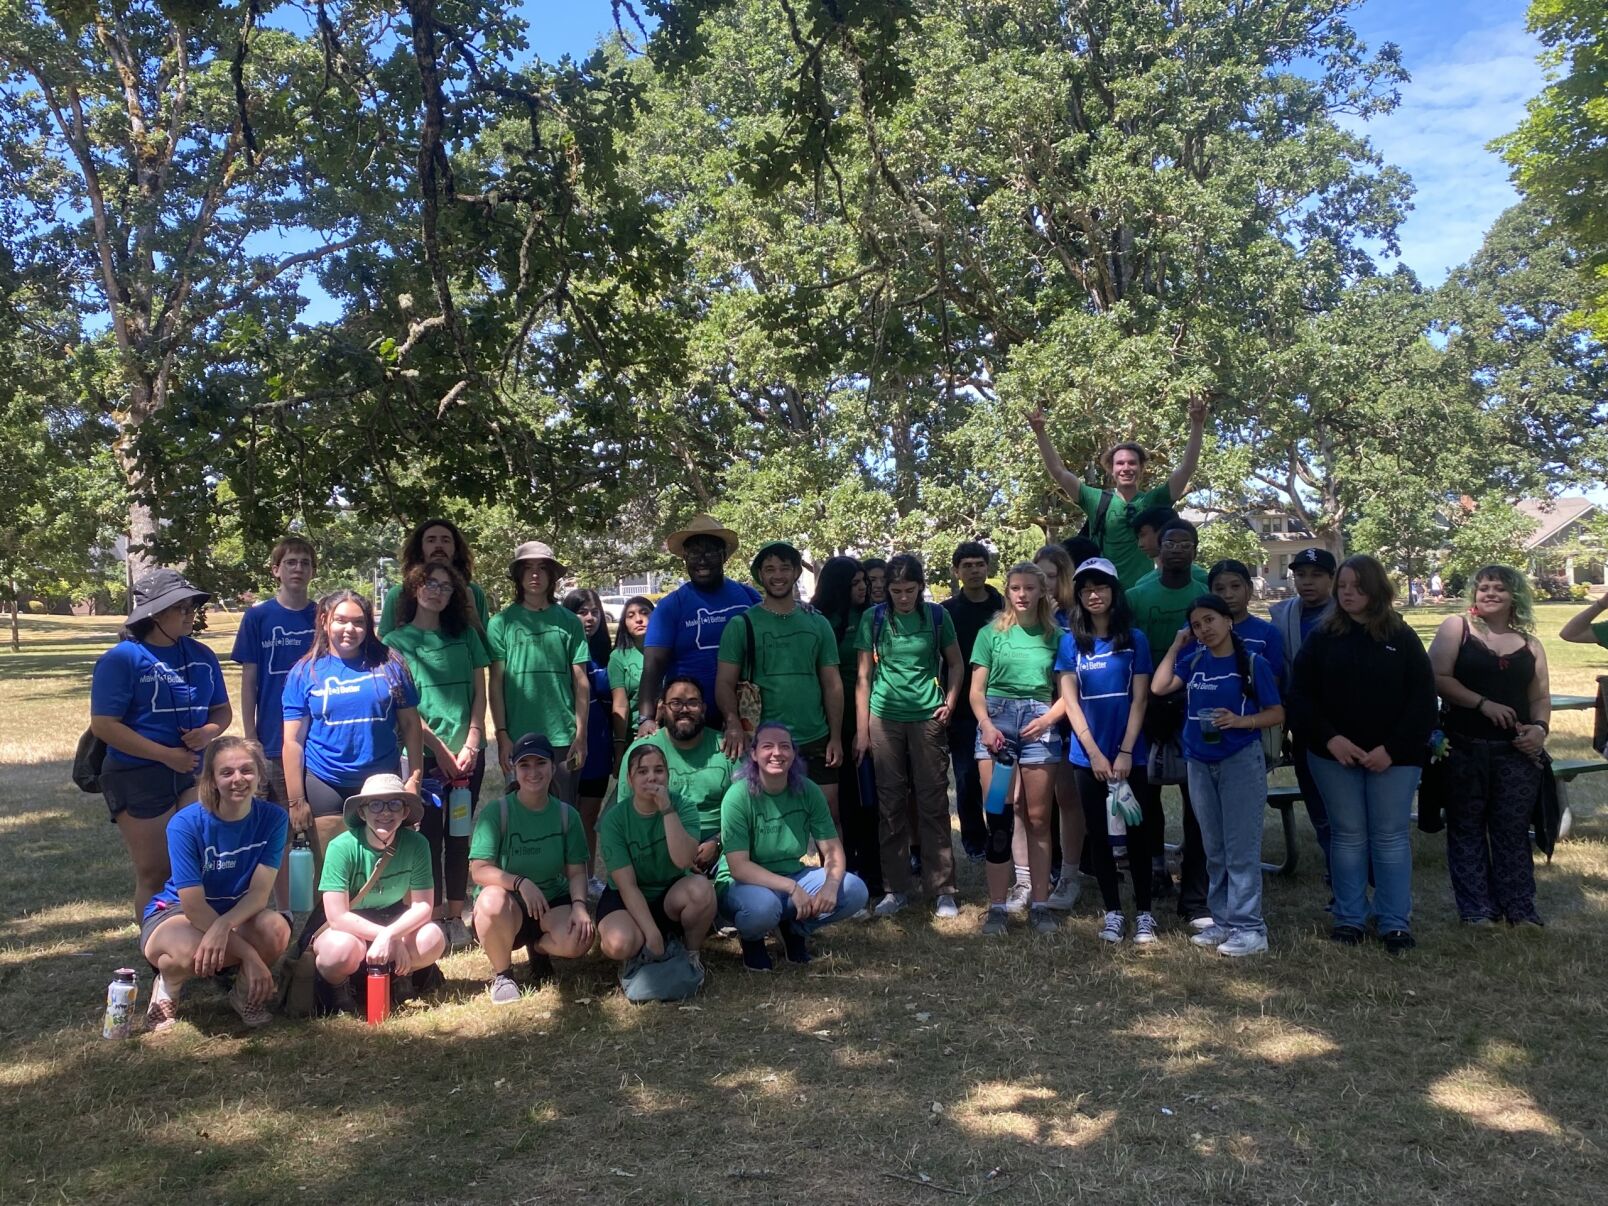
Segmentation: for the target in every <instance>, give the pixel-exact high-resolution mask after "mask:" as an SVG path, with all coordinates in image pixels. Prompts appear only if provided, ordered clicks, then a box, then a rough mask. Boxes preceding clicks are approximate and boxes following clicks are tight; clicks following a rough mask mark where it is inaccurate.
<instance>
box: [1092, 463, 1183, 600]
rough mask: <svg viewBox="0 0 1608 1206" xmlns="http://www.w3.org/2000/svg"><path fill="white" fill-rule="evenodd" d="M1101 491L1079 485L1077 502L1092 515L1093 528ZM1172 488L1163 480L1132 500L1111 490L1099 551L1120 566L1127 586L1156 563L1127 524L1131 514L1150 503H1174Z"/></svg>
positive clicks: (1119, 571) (1143, 509) (1160, 505)
mask: <svg viewBox="0 0 1608 1206" xmlns="http://www.w3.org/2000/svg"><path fill="white" fill-rule="evenodd" d="M1101 493H1102V491H1101V490H1100V489H1099V488H1098V487H1096V486H1091V485H1089V483H1088V482H1084V483H1082V484H1081V485H1080V486H1079V487H1078V506H1079V507H1081V508H1083V513H1084V514H1085V515H1087V516H1088V517H1089V528H1090V530H1091V532H1092V530H1093V528H1094V517H1095V516H1096V515H1097V514H1098V513H1099V511H1100V495H1101ZM1172 501H1173V499H1172V491H1170V490H1169V489H1168V488H1167V484H1166V483H1165V482H1163V483H1162V484H1161V485H1159V486H1157V487H1155V488H1154V489H1152V490H1141V491H1140V492H1139V493H1138V494H1135V495H1134V496H1133V501H1132V502H1124V501H1123V500H1122V495H1120V494H1118V493H1116V492H1115V491H1113V492H1112V494H1111V506H1110V507H1108V508H1107V509H1106V518H1105V530H1104V532H1103V534H1102V535H1103V537H1104V538H1103V539H1102V540H1100V541H1099V545H1100V551H1101V552H1102V553H1103V554H1105V556H1106V557H1107V558H1109V559H1110V561H1111V563H1112V564H1113V565H1115V566H1116V567H1117V577H1118V578H1120V579H1121V580H1122V585H1123V587H1124V588H1125V589H1129V590H1131V589H1132V588H1133V586H1134V584H1135V583H1137V582H1138V581H1139V579H1140V578H1143V577H1144V576H1145V575H1146V574H1147V573H1149V572H1150V571H1151V570H1152V569H1154V568H1155V566H1154V565H1153V564H1152V563H1151V560H1150V558H1149V557H1146V556H1145V552H1144V550H1143V549H1141V548H1140V547H1139V537H1138V536H1136V535H1134V530H1133V529H1132V528H1130V527H1129V526H1128V520H1129V518H1130V517H1131V516H1134V515H1137V514H1139V512H1141V511H1148V510H1149V509H1150V508H1151V507H1170V506H1172Z"/></svg>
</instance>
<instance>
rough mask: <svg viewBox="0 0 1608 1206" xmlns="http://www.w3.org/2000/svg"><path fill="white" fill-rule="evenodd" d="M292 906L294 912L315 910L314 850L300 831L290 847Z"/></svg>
mask: <svg viewBox="0 0 1608 1206" xmlns="http://www.w3.org/2000/svg"><path fill="white" fill-rule="evenodd" d="M290 908H291V911H292V912H294V913H311V912H312V911H313V851H312V848H311V847H310V846H308V844H307V838H306V837H305V836H304V835H302V834H299V833H298V834H297V835H296V842H295V844H294V845H293V846H291V848H290Z"/></svg>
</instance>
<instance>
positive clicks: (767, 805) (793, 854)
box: [715, 779, 838, 889]
mask: <svg viewBox="0 0 1608 1206" xmlns="http://www.w3.org/2000/svg"><path fill="white" fill-rule="evenodd" d="M837 835H838V834H837V829H836V827H835V826H834V825H833V824H832V813H831V811H830V810H829V809H828V808H827V806H826V797H825V796H823V795H822V794H821V789H820V788H819V787H817V786H815V784H813V783H811V782H810V781H809V780H808V779H806V780H804V784H803V790H802V791H801V792H799V793H798V794H797V795H794V794H792V793H791V792H787V791H782V792H778V793H777V794H775V795H771V794H770V793H769V792H761V793H760V794H759V795H754V794H753V793H752V792H750V791H749V789H748V784H747V783H741V782H739V783H733V784H732V785H731V786H730V787H729V788H727V789H726V798H725V799H724V800H722V801H721V802H720V844H721V846H722V847H723V848H724V849H725V850H727V851H728V852H729V851H732V850H744V851H747V852H748V857H749V858H751V859H752V860H753V861H754V862H755V863H757V864H759V865H760V866H761V867H763V868H765V870H767V871H772V872H774V873H776V874H777V875H792V874H794V873H795V872H796V871H797V870H798V869H799V864H800V860H802V859H803V857H804V853H805V851H807V850H808V849H809V848H810V839H811V838H814V839H815V840H816V841H822V842H824V841H831V840H833V839H835V838H836V837H837ZM731 882H732V878H731V870H730V868H728V867H727V866H726V856H725V855H724V854H723V855H721V858H720V867H719V869H718V870H717V871H716V872H715V883H716V886H717V887H720V888H722V889H724V888H726V887H729V886H730V885H731Z"/></svg>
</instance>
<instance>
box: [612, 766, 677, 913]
mask: <svg viewBox="0 0 1608 1206" xmlns="http://www.w3.org/2000/svg"><path fill="white" fill-rule="evenodd" d="M670 802H671V804H672V805H674V806H675V810H676V816H677V817H678V818H679V819H680V821H681V827H682V828H683V829H685V830H686V831H687V832H688V833H689V834H690V835H691V836H692V837H694V838H696V837H697V836H698V810H697V809H696V808H694V807H693V805H692V801H690V800H683V799H681V798H680V797H678V796H677V795H675V793H674V792H672V793H671V795H670ZM597 846H598V849H599V850H601V851H602V852H603V865H604V866H605V867H607V868H608V872H609V887H611V888H614V889H616V890H618V888H619V886H620V885H619V884H617V883H615V882H614V873H615V872H616V871H618V870H620V868H622V867H630V868H631V870H633V871H635V872H636V882H637V887H638V888H640V889H641V890H642V895H644V896H646V897H648V898H649V899H650V900H651V899H652V898H653V897H655V896H662V895H663V894H664V893H666V892H668V891H669V890H670V888H671V886H672V885H673V884H674V883H675V882H676V880H678V879H680V878H681V877H682V876H683V875H686V874H687V873H688V872H689V871H690V870H691V868H685V867H678V866H676V864H675V860H673V859H672V858H671V857H670V846H669V844H668V843H667V842H666V841H665V837H664V818H663V817H662V816H660V815H659V814H658V813H657V812H655V813H654V814H653V815H652V816H651V817H645V816H643V815H642V814H641V813H640V812H638V811H637V810H636V807H635V806H634V805H631V804H626V803H623V802H616V803H615V805H614V807H613V808H611V809H609V810H608V811H607V812H605V813H604V814H603V819H602V820H601V821H599V822H598V823H597Z"/></svg>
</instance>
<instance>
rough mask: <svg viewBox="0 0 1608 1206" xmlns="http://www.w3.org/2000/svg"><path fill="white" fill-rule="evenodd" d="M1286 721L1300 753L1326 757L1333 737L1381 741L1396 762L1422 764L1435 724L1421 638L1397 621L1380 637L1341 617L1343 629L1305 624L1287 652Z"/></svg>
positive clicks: (1365, 744)
mask: <svg viewBox="0 0 1608 1206" xmlns="http://www.w3.org/2000/svg"><path fill="white" fill-rule="evenodd" d="M1289 713H1290V727H1291V728H1292V729H1293V730H1294V736H1295V739H1296V740H1298V741H1299V742H1300V743H1301V744H1302V745H1303V746H1305V747H1306V749H1307V752H1308V753H1310V754H1313V755H1315V756H1316V757H1319V758H1331V759H1332V758H1333V755H1332V754H1330V753H1329V740H1330V739H1331V738H1333V737H1335V736H1337V735H1338V736H1341V737H1345V738H1347V739H1349V740H1350V741H1352V742H1354V743H1356V744H1357V745H1358V746H1360V747H1361V748H1362V749H1363V750H1371V749H1374V748H1375V747H1377V746H1381V745H1382V746H1384V747H1385V752H1386V753H1388V754H1389V755H1390V760H1391V762H1393V763H1395V764H1396V765H1397V766H1423V765H1424V763H1425V761H1426V760H1427V757H1428V743H1429V735H1430V733H1431V732H1433V731H1434V728H1435V717H1436V704H1435V671H1434V670H1433V669H1432V668H1431V667H1430V664H1429V654H1427V653H1425V652H1424V642H1423V641H1421V640H1419V639H1418V634H1417V633H1416V632H1414V631H1413V630H1412V629H1411V628H1409V627H1408V626H1407V625H1406V624H1402V623H1398V624H1397V625H1396V627H1395V629H1394V630H1393V631H1392V632H1391V634H1390V636H1389V637H1387V638H1386V639H1385V640H1383V641H1378V640H1375V639H1374V638H1373V637H1371V636H1369V635H1368V631H1367V629H1365V628H1363V626H1362V625H1361V624H1358V623H1356V622H1354V621H1353V622H1349V623H1348V627H1347V631H1346V632H1345V633H1344V634H1343V635H1338V636H1337V635H1335V634H1334V633H1331V632H1329V631H1328V630H1327V628H1326V627H1323V626H1319V627H1318V628H1315V629H1313V631H1312V635H1311V636H1309V637H1307V639H1306V641H1305V642H1304V643H1303V644H1302V646H1301V652H1300V653H1298V654H1297V655H1296V658H1295V679H1294V682H1293V683H1292V684H1291V687H1290V700H1289Z"/></svg>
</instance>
